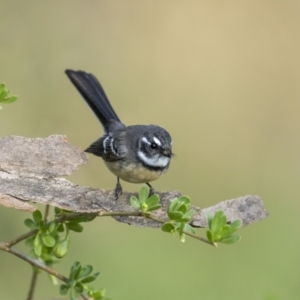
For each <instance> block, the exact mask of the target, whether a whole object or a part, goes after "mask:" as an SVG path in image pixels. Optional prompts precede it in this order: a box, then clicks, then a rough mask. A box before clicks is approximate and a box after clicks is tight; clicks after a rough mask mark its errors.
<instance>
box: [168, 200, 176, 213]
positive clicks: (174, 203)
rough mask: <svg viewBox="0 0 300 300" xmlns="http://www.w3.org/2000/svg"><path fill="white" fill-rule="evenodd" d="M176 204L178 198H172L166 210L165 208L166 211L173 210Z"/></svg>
mask: <svg viewBox="0 0 300 300" xmlns="http://www.w3.org/2000/svg"><path fill="white" fill-rule="evenodd" d="M177 204H178V199H177V198H174V199H173V200H172V201H171V202H170V204H169V206H168V210H167V213H169V212H170V211H174V208H175V206H176V205H177Z"/></svg>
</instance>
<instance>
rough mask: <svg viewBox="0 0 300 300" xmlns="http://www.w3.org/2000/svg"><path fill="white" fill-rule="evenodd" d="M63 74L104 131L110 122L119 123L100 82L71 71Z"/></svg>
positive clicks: (94, 78) (87, 74) (84, 73)
mask: <svg viewBox="0 0 300 300" xmlns="http://www.w3.org/2000/svg"><path fill="white" fill-rule="evenodd" d="M65 72H66V74H67V76H68V77H69V79H70V80H71V82H72V83H73V84H74V86H75V87H76V89H77V90H78V91H79V93H80V94H81V95H82V97H83V98H84V100H85V101H86V103H87V104H88V105H89V106H90V108H91V109H92V111H93V112H94V114H95V115H96V116H97V118H98V119H99V121H100V122H101V123H102V125H103V126H104V128H105V129H107V126H108V122H109V121H110V120H115V121H118V122H121V121H120V119H119V117H118V116H117V114H116V113H115V111H114V109H113V108H112V106H111V105H110V102H109V100H108V98H107V96H106V94H105V92H104V90H103V88H102V86H101V84H100V82H99V81H98V80H97V78H96V77H95V76H94V75H93V74H90V73H87V72H84V71H73V70H66V71H65Z"/></svg>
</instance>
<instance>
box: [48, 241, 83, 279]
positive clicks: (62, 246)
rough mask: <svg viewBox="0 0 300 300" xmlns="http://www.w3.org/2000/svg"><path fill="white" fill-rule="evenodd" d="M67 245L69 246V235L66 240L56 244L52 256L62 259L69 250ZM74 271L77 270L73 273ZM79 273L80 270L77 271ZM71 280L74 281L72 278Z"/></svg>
mask: <svg viewBox="0 0 300 300" xmlns="http://www.w3.org/2000/svg"><path fill="white" fill-rule="evenodd" d="M69 245H70V237H69V235H68V236H67V238H66V239H64V240H62V241H59V242H57V243H56V245H55V247H54V248H53V254H54V255H55V256H56V257H57V258H62V257H64V256H65V255H66V254H67V252H68V249H69ZM76 271H78V270H77V269H75V273H76ZM79 271H80V270H79ZM71 273H72V269H71ZM70 278H71V279H74V278H75V277H74V278H73V277H71V275H70Z"/></svg>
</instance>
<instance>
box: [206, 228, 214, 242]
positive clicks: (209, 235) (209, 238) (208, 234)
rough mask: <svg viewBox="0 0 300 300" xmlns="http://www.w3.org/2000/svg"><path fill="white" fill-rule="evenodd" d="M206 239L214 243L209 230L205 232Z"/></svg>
mask: <svg viewBox="0 0 300 300" xmlns="http://www.w3.org/2000/svg"><path fill="white" fill-rule="evenodd" d="M206 237H207V239H208V240H209V241H210V242H212V243H213V242H214V238H213V234H212V232H211V231H210V230H207V231H206Z"/></svg>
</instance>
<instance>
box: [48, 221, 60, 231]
mask: <svg viewBox="0 0 300 300" xmlns="http://www.w3.org/2000/svg"><path fill="white" fill-rule="evenodd" d="M57 227H58V224H57V223H55V221H52V222H51V223H50V224H49V226H48V231H49V232H50V233H52V232H53V231H54V230H55V229H56V228H57Z"/></svg>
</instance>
